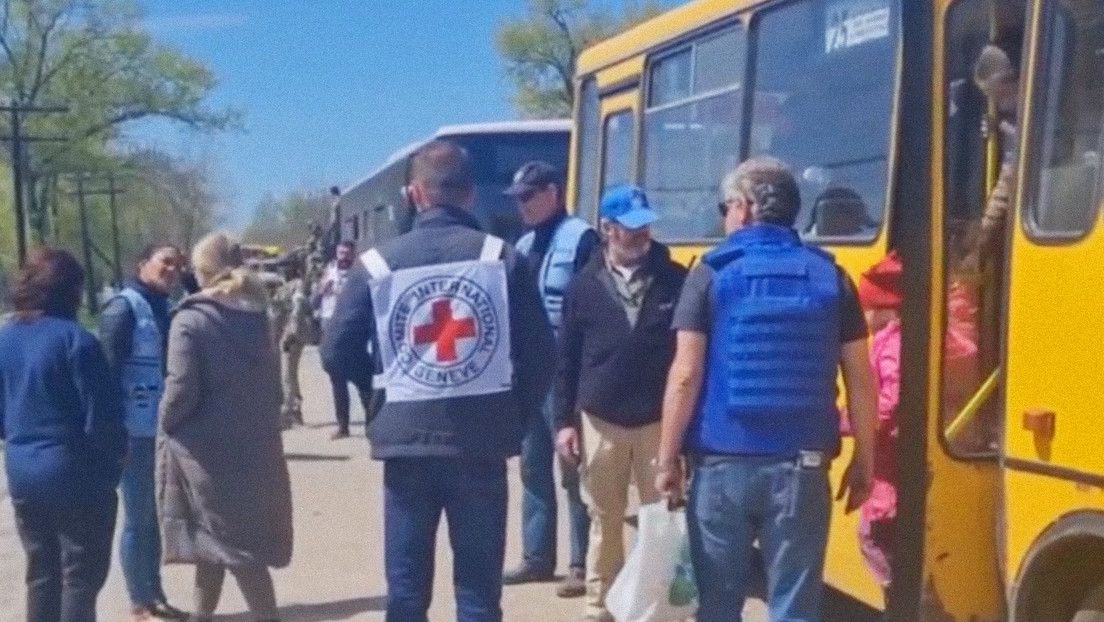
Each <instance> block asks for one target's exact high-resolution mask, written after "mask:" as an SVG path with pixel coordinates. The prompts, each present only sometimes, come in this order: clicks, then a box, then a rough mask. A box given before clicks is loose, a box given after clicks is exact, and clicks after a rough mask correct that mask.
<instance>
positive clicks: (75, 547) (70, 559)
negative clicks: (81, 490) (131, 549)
mask: <svg viewBox="0 0 1104 622" xmlns="http://www.w3.org/2000/svg"><path fill="white" fill-rule="evenodd" d="M12 506H13V507H14V508H15V523H16V529H17V530H18V531H19V539H20V540H21V541H22V542H23V550H24V551H25V552H26V554H27V579H26V581H27V622H95V620H96V597H97V596H99V593H100V589H101V588H102V587H103V585H104V582H105V581H106V580H107V571H108V569H109V568H110V566H111V537H112V535H113V534H114V532H115V514H116V512H117V506H118V497H117V496H116V494H115V491H114V490H108V491H103V492H101V493H97V494H96V495H95V496H94V497H90V498H89V499H88V500H83V501H80V502H76V501H55V502H40V501H28V500H19V499H13V500H12Z"/></svg>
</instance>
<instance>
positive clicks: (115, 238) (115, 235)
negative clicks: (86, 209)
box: [84, 173, 126, 285]
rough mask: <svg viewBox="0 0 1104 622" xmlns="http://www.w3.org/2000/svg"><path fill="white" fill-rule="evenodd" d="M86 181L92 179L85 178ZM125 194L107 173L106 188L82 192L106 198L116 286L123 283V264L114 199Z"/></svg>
mask: <svg viewBox="0 0 1104 622" xmlns="http://www.w3.org/2000/svg"><path fill="white" fill-rule="evenodd" d="M86 179H92V178H91V177H86ZM125 192H126V189H125V188H121V187H119V185H118V184H117V183H116V180H115V174H114V173H108V175H107V188H103V189H100V190H88V189H85V190H84V196H86V197H90V196H96V195H101V196H102V195H106V196H107V201H108V202H107V206H108V209H109V210H110V212H109V213H110V215H111V257H112V260H111V265H112V267H113V268H114V276H115V284H116V285H122V283H123V263H122V257H121V255H122V253H121V251H120V250H119V213H118V206H117V205H116V197H118V196H119V195H120V194H124V193H125Z"/></svg>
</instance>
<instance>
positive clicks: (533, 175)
mask: <svg viewBox="0 0 1104 622" xmlns="http://www.w3.org/2000/svg"><path fill="white" fill-rule="evenodd" d="M562 183H563V182H562V181H561V180H560V172H559V171H558V170H556V167H554V166H552V165H551V164H549V163H547V162H541V161H539V160H534V161H533V162H528V163H526V164H523V165H522V167H521V168H519V169H518V170H517V172H516V173H514V180H513V181H512V182H511V183H510V187H509V188H507V189H506V191H505V192H503V193H502V194H505V195H506V196H508V197H517V196H520V195H523V194H525V193H526V192H529V191H530V190H543V189H544V188H545V187H547V186H548V184H556V186H557V187H559V186H560V185H561V184H562Z"/></svg>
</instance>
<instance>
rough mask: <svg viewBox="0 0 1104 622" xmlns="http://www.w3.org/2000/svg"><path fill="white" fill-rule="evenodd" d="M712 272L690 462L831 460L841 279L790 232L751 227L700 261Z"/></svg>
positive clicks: (835, 443) (827, 258)
mask: <svg viewBox="0 0 1104 622" xmlns="http://www.w3.org/2000/svg"><path fill="white" fill-rule="evenodd" d="M702 261H704V262H705V263H707V264H708V265H709V266H710V267H712V268H713V269H714V270H715V271H716V275H715V277H714V281H713V292H711V293H712V296H711V300H712V301H713V305H714V308H713V313H712V316H713V320H712V321H713V325H712V328H711V332H710V335H709V349H708V358H707V361H706V372H705V385H704V387H703V394H702V397H701V399H700V400H699V404H698V412H697V415H696V417H695V419H694V421H693V423H692V424H691V427H690V430H689V431H688V436H687V446H688V448H689V449H690V450H691V451H693V452H696V453H705V454H710V453H719V454H748V455H786V454H795V455H796V454H797V452H799V451H802V450H814V451H825V452H829V453H831V454H833V455H834V454H835V453H837V452H838V451H839V415H838V414H837V410H836V393H837V390H836V373H837V371H838V369H839V360H840V317H839V315H840V312H839V307H840V295H841V292H840V274H839V269H838V268H837V266H836V263H835V260H834V259H833V258H832V256H831V255H830V254H828V253H826V252H824V251H822V250H820V249H817V248H813V247H810V246H806V245H804V244H803V243H802V242H801V240H800V238H799V237H798V235H797V233H796V232H795V231H793V230H792V229H789V228H785V227H778V226H773V225H753V226H750V227H746V228H744V229H742V230H740V231H738V232H736V233H734V234H733V235H731V236H730V237H729V238H728V239H727V240H726V241H725V242H724V243H722V244H721V245H720V246H719V247H717V248H716V249H714V250H712V251H710V252H709V253H707V254H706V255H705V257H703V259H702Z"/></svg>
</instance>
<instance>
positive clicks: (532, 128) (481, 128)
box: [341, 119, 571, 195]
mask: <svg viewBox="0 0 1104 622" xmlns="http://www.w3.org/2000/svg"><path fill="white" fill-rule="evenodd" d="M570 131H571V119H540V120H527V121H494V122H490V123H466V124H459V125H443V126H441V127H440V128H439V129H438V130H437V131H436V132H434V134H433V136H430V137H429V138H424V139H422V140H418V141H415V142H412V143H410V144H408V145H406V146H404V147H402V148H400V149H398V150H396V151H395V152H394V153H392V154H391V155H390V156H388V157H387V159H386V160H384V162H383V164H381V165H380V166H378V167H376V168H375V169H374V170H373V171H372V172H371V173H369V174H368V175H366V176H365V177H363V178H362V179H360V180H359V181H357V182H356V183H354V184H351V185H349V186H348V188H347V189H346V190H345V191H343V192H342V193H341V194H343V195H344V194H345V193H346V192H349V191H351V190H352V189H354V188H357V187H359V186H361V185H363V184H364V183H366V182H368V181H369V180H371V179H372V178H374V177H375V176H376V175H379V174H380V173H382V172H383V171H385V170H387V168H388V167H389V166H391V165H392V164H394V163H395V162H398V161H400V160H403V159H405V158H409V157H410V156H412V155H414V152H415V151H417V150H418V149H419V148H420V147H421V146H422V145H424V144H426V143H428V142H429V141H431V140H434V139H437V138H448V137H450V136H469V135H472V134H511V133H528V132H570Z"/></svg>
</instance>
